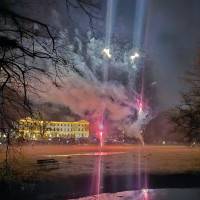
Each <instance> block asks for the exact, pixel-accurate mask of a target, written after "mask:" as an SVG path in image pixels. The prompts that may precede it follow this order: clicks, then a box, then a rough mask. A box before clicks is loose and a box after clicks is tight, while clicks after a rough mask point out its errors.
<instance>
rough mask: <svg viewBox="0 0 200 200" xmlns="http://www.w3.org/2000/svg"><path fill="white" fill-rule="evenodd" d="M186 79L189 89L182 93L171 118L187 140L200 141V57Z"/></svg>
mask: <svg viewBox="0 0 200 200" xmlns="http://www.w3.org/2000/svg"><path fill="white" fill-rule="evenodd" d="M184 80H185V82H186V83H188V85H189V90H188V91H187V92H185V93H182V102H181V104H180V105H178V106H177V107H176V108H175V109H174V112H173V114H172V117H171V118H172V121H173V122H175V125H176V130H179V131H182V132H183V133H184V134H185V139H186V140H187V141H189V142H192V141H193V142H194V141H200V57H199V59H198V61H197V64H196V65H195V66H194V67H192V69H191V70H189V71H187V73H186V75H185V77H184Z"/></svg>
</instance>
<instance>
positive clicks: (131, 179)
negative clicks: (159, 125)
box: [0, 145, 200, 200]
mask: <svg viewBox="0 0 200 200" xmlns="http://www.w3.org/2000/svg"><path fill="white" fill-rule="evenodd" d="M101 150H102V151H99V148H98V147H96V146H59V145H57V146H34V147H27V146H25V147H23V152H24V157H26V159H27V157H28V162H25V161H27V160H26V159H25V161H24V162H25V164H26V165H24V166H25V167H24V168H22V167H21V169H23V170H24V171H25V170H27V169H29V170H31V171H36V176H39V177H40V178H39V179H34V177H33V179H32V180H29V181H26V182H23V183H20V184H19V182H13V183H12V184H11V185H9V186H8V185H6V184H4V183H2V182H1V185H0V188H1V191H0V194H1V196H6V198H4V199H21V200H23V199H36V200H37V199H38V200H47V199H48V200H50V199H51V200H59V199H60V200H61V199H63V200H64V199H73V198H80V197H87V196H91V195H95V194H102V193H112V195H113V194H114V195H113V197H112V195H111V194H106V195H103V196H100V197H98V196H91V197H90V198H89V199H109V198H110V197H112V198H116V199H117V198H121V199H136V200H137V199H140V198H142V197H143V196H141V195H144V194H145V193H144V191H147V190H146V189H148V195H149V196H147V197H148V198H146V199H144V198H143V199H141V200H147V199H148V200H150V199H152V200H157V199H159V198H160V199H159V200H162V198H163V199H169V198H170V200H173V199H175V200H178V199H182V198H179V197H180V195H181V194H182V191H186V190H185V188H187V189H188V190H187V195H186V194H185V195H184V197H187V196H191V195H192V194H195V195H196V196H195V195H194V196H191V197H190V198H189V199H191V200H193V199H194V200H196V197H197V194H199V189H198V188H200V149H199V148H198V147H197V148H191V147H184V146H146V147H144V148H143V147H139V146H130V145H129V146H122V145H120V146H105V147H104V148H103V149H101ZM38 159H43V160H48V159H50V160H51V163H48V162H47V163H46V164H44V163H45V162H42V163H43V164H42V165H40V164H38V163H37V161H38ZM54 160H55V162H52V161H54ZM39 163H40V162H39ZM167 188H170V189H167ZM178 188H180V190H179V189H178ZM150 189H151V190H150ZM152 189H153V190H152ZM157 189H162V190H157ZM163 189H164V190H163ZM132 190H135V193H134V194H132V193H131V192H127V193H126V195H128V196H127V197H126V195H125V194H124V193H122V194H119V193H118V192H123V191H132ZM115 193H117V194H115ZM143 193H144V194H143ZM154 194H156V195H157V194H158V195H157V196H151V195H154ZM164 194H165V196H163V195H164ZM172 194H173V195H174V196H173V195H172ZM116 195H119V196H122V197H119V196H116ZM123 195H125V196H123ZM132 195H133V196H134V195H136V196H134V198H132V197H130V196H132ZM145 195H146V194H145ZM169 195H172V196H169ZM161 197H162V198H161ZM198 200H199V199H198Z"/></svg>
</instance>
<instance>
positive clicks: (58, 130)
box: [19, 117, 89, 140]
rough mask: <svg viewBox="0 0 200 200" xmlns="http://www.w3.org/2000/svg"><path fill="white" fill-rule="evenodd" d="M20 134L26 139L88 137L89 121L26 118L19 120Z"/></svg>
mask: <svg viewBox="0 0 200 200" xmlns="http://www.w3.org/2000/svg"><path fill="white" fill-rule="evenodd" d="M19 135H20V136H22V137H23V138H25V139H31V140H38V139H51V138H69V139H70V138H74V139H77V138H87V137H89V122H88V121H85V120H81V121H77V122H56V121H42V120H36V119H32V118H29V117H27V118H25V119H21V120H20V121H19Z"/></svg>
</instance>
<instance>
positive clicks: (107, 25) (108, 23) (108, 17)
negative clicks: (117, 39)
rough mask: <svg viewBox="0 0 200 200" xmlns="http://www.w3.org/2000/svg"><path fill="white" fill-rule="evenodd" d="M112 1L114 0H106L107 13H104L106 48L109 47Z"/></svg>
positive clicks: (111, 25)
mask: <svg viewBox="0 0 200 200" xmlns="http://www.w3.org/2000/svg"><path fill="white" fill-rule="evenodd" d="M113 3H114V0H107V13H106V41H105V45H106V48H108V49H110V43H111V37H112V27H113V7H114V6H113Z"/></svg>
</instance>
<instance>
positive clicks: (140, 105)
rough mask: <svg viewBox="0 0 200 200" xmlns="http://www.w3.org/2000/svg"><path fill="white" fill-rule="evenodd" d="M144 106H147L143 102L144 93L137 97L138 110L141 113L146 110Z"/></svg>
mask: <svg viewBox="0 0 200 200" xmlns="http://www.w3.org/2000/svg"><path fill="white" fill-rule="evenodd" d="M144 107H145V104H144V102H143V97H142V95H140V96H139V97H138V98H137V99H136V108H137V110H138V112H139V113H141V112H142V111H144Z"/></svg>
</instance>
